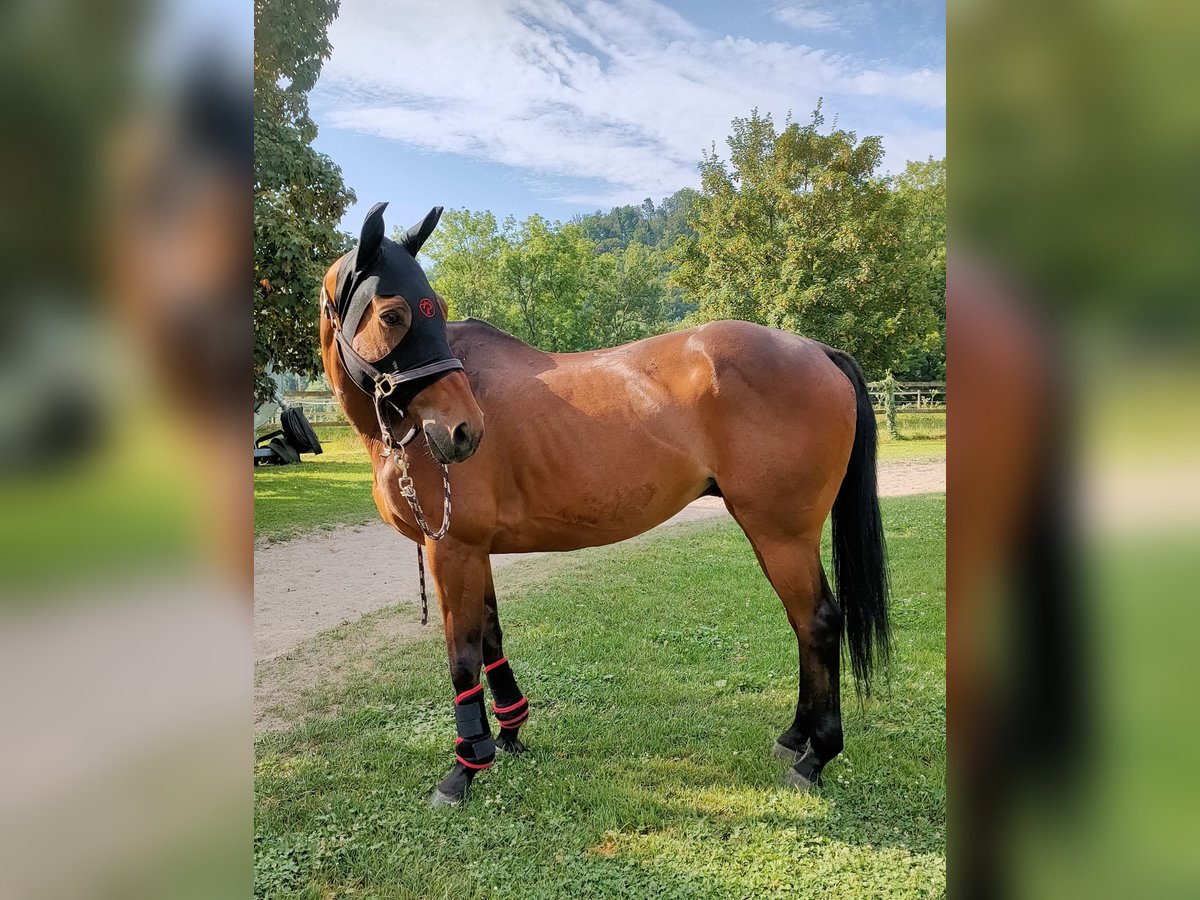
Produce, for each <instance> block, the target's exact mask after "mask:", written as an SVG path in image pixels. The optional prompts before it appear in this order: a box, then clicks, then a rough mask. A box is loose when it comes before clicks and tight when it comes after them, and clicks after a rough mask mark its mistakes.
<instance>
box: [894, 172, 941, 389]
mask: <svg viewBox="0 0 1200 900" xmlns="http://www.w3.org/2000/svg"><path fill="white" fill-rule="evenodd" d="M893 188H894V194H893V196H894V203H895V211H894V216H895V218H896V220H897V221H898V222H900V223H901V236H902V238H903V240H904V242H905V247H906V248H907V252H908V253H909V254H910V256H911V258H912V260H913V265H914V268H915V274H916V276H919V277H921V278H922V280H923V282H924V285H925V290H926V292H927V293H928V296H929V300H930V302H931V304H932V305H933V309H934V313H935V315H936V316H937V329H936V330H935V331H931V332H929V333H927V334H926V335H925V336H924V338H923V339H922V340H921V341H920V342H919V343H918V344H916V345H914V346H913V347H912V348H911V349H910V351H909V354H908V357H907V358H906V359H905V360H904V362H902V363H900V364H899V365H898V366H897V368H896V372H897V374H898V377H899V379H900V380H901V381H942V380H945V378H946V161H945V160H944V159H932V158H931V159H928V160H926V161H925V162H916V161H910V162H909V163H908V165H907V166H905V169H904V172H903V173H902V174H900V175H899V176H897V177H896V178H895V179H894V182H893Z"/></svg>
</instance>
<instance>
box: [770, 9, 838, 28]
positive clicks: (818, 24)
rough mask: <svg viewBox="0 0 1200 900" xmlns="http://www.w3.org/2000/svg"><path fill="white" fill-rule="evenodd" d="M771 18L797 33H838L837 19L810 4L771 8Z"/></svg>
mask: <svg viewBox="0 0 1200 900" xmlns="http://www.w3.org/2000/svg"><path fill="white" fill-rule="evenodd" d="M771 18H773V19H774V20H775V21H776V22H779V23H780V24H782V25H787V26H788V27H789V28H795V29H796V30H797V31H839V30H841V25H840V23H839V22H838V20H837V18H836V17H835V16H834V15H833V14H831V13H828V12H826V11H825V10H822V9H817V8H815V7H814V6H812V5H810V4H801V3H791V4H777V5H775V6H773V7H771Z"/></svg>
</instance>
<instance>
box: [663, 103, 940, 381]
mask: <svg viewBox="0 0 1200 900" xmlns="http://www.w3.org/2000/svg"><path fill="white" fill-rule="evenodd" d="M824 123H825V119H824V116H823V115H822V113H821V108H820V106H818V107H817V109H816V111H814V113H813V116H812V119H811V120H810V122H809V123H808V124H807V125H805V126H803V127H801V126H800V125H799V124H797V123H795V122H792V121H790V120H789V121H787V122H786V123H785V124H784V127H783V130H782V131H776V129H775V125H774V123H773V121H772V119H771V117H770V116H769V115H760V114H759V113H758V111H757V110H755V111H754V112H752V113H751V115H750V117H749V118H744V119H735V120H734V121H733V134H732V136H731V137H730V138H729V139H728V141H727V143H728V144H729V149H730V159H729V161H728V162H726V161H725V160H723V159H721V158H720V157H719V156H718V155H717V152H716V148H715V146H714V148H713V149H712V150H711V151H710V152H708V153H705V155H704V160H703V162H702V163H701V166H700V168H701V180H702V184H703V193H702V195H701V197H700V198H699V199H698V200H697V201H696V204H695V207H694V209H695V212H694V219H693V223H692V224H693V226H694V228H695V230H696V232H697V235H696V236H695V237H687V236H684V237H683V238H681V239H680V240H679V242H678V243H677V244H676V245H675V247H674V249H673V251H672V254H671V256H672V259H673V260H674V261H675V262H676V263H677V264H678V269H677V270H676V271H675V272H674V273H673V276H672V278H673V280H674V281H675V283H676V284H678V285H680V286H681V287H683V288H684V289H686V290H687V291H688V292H689V293H691V294H692V295H693V296H694V297H695V298H696V299H697V300H698V302H699V310H698V311H697V313H696V314H695V318H696V320H698V321H708V320H712V319H724V318H734V319H745V320H748V321H752V322H759V323H760V324H763V325H769V326H772V327H776V328H784V329H787V330H790V331H795V332H798V333H801V334H806V335H808V336H810V337H814V338H816V339H818V340H821V341H824V342H826V343H828V344H831V345H833V346H835V347H840V348H841V349H843V350H846V351H848V352H850V353H851V354H853V355H854V356H855V357H856V358H857V359H858V361H859V363H860V364H861V365H862V366H863V368H864V370H866V372H867V374H868V376H869V377H870V376H873V375H878V374H881V373H882V372H883V371H885V370H886V369H888V368H892V367H897V368H898V367H899V364H900V363H902V362H904V361H905V360H906V359H907V358H908V356H909V355H910V354H911V352H912V348H914V347H924V346H925V345H926V343H927V342H928V341H929V340H931V338H930V335H932V334H935V333H936V331H937V315H936V310H935V308H934V304H933V301H932V300H931V298H930V295H929V279H928V268H929V264H928V262H927V261H924V260H921V259H920V258H919V255H918V253H917V248H916V245H917V241H916V240H915V239H914V240H907V239H906V230H908V225H907V223H906V221H905V217H906V215H907V213H908V211H909V208H910V204H909V203H906V202H902V201H901V200H900V199H898V198H897V196H896V194H895V192H893V191H892V189H891V187H890V185H889V183H888V181H887V180H886V179H884V178H882V177H879V176H877V175H876V170H877V169H878V167H879V164H880V162H881V160H882V158H883V146H882V142H881V140H880V139H879V138H878V137H866V138H863V139H861V140H859V139H858V137H857V136H856V135H855V134H854V132H850V131H845V130H843V129H839V128H836V127H834V128H833V129H832V130H830V131H829V132H828V133H823V132H822V130H821V129H822V126H823V125H824Z"/></svg>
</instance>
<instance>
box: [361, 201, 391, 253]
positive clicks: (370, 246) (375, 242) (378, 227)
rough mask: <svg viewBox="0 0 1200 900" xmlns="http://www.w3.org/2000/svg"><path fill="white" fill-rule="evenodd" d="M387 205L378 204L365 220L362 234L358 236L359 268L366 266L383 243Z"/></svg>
mask: <svg viewBox="0 0 1200 900" xmlns="http://www.w3.org/2000/svg"><path fill="white" fill-rule="evenodd" d="M385 209H387V203H376V204H375V205H374V206H372V207H371V211H370V212H369V213H367V217H366V218H365V219H363V227H362V233H361V234H360V235H359V236H358V267H359V268H362V267H363V266H366V265H367V264H368V263H369V262H370V261H371V260H372V259H374V258H375V254H376V253H378V252H379V245H380V244H382V243H383V211H384V210H385Z"/></svg>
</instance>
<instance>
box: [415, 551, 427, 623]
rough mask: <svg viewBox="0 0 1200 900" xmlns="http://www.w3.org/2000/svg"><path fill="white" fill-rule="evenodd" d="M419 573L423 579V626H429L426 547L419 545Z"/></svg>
mask: <svg viewBox="0 0 1200 900" xmlns="http://www.w3.org/2000/svg"><path fill="white" fill-rule="evenodd" d="M417 573H418V574H419V575H420V577H421V624H422V625H428V624H429V601H428V600H427V599H426V598H425V547H424V545H422V544H417Z"/></svg>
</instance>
